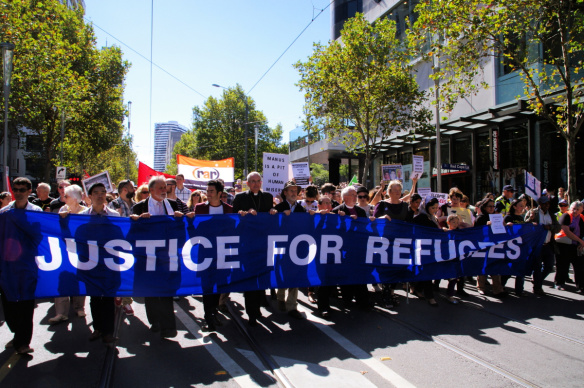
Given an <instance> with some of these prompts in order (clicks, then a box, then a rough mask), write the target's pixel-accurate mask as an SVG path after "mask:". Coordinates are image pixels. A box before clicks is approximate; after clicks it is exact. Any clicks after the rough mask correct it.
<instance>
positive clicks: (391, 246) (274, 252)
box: [35, 234, 523, 272]
mask: <svg viewBox="0 0 584 388" xmlns="http://www.w3.org/2000/svg"><path fill="white" fill-rule="evenodd" d="M47 240H48V245H49V248H50V249H49V250H50V256H51V257H50V258H49V257H45V256H36V257H35V262H36V265H37V266H38V268H39V270H41V271H54V270H56V269H58V268H59V267H61V265H62V261H63V254H64V252H62V249H61V247H60V243H61V239H59V238H57V237H47ZM63 240H64V241H65V245H66V247H67V255H68V258H69V262H70V263H71V265H72V266H73V267H74V268H76V269H78V270H81V271H89V270H92V269H93V268H95V267H96V266H97V264H98V263H99V252H100V246H98V245H97V241H91V240H90V241H87V242H86V243H85V242H84V243H83V244H86V245H87V249H88V256H89V258H88V260H87V261H80V260H79V255H78V248H79V247H78V246H77V244H78V243H77V242H76V241H75V240H74V239H72V238H65V239H63ZM288 241H289V236H288V235H268V236H267V241H266V243H267V244H266V245H267V246H266V251H267V258H266V265H267V266H268V267H274V265H275V261H276V256H284V257H283V258H282V260H283V259H285V258H286V255H287V258H289V260H290V261H291V262H292V263H293V264H295V265H297V266H306V265H309V264H310V263H312V262H313V261H314V259H315V258H316V256H317V255H318V254H319V250H320V256H319V263H320V264H322V265H326V264H341V263H342V259H343V251H342V248H343V239H342V237H341V236H338V235H321V236H320V242H319V243H317V239H315V238H314V237H313V236H311V235H309V234H300V235H297V236H295V237H294V238H293V239H292V240H291V241H290V242H289V243H288ZM216 242H217V248H216V252H215V255H213V254H211V253H209V255H208V257H204V253H203V252H206V251H203V249H213V248H214V246H213V244H212V243H211V241H209V239H207V238H206V237H202V236H196V237H192V238H190V239H189V240H187V241H186V242H185V244H184V245H183V247H182V252H181V255H179V253H178V240H177V239H169V240H136V241H135V243H134V244H133V245H132V243H131V242H129V241H126V240H121V239H114V240H109V241H107V242H105V243H104V244H103V246H102V247H103V249H104V250H105V251H106V252H107V254H109V255H111V256H112V257H104V258H103V262H104V264H105V266H106V267H107V268H109V269H110V270H112V271H116V272H121V271H127V270H129V269H132V268H133V267H134V265H135V263H136V257H135V256H134V255H135V253H133V250H135V249H137V248H145V251H146V271H149V272H152V271H156V270H157V257H156V253H157V251H158V250H159V249H160V248H165V247H166V246H168V257H169V268H168V270H169V271H178V269H179V268H180V264H179V257H182V261H183V263H184V266H185V267H186V268H187V269H188V270H190V271H194V272H201V271H205V270H207V269H209V268H210V267H211V265H212V264H213V261H214V260H215V258H216V260H217V264H216V268H217V269H218V270H221V269H239V268H240V267H241V262H240V261H239V260H237V259H231V260H228V259H229V258H230V257H231V258H237V257H238V256H239V254H240V248H239V247H237V246H234V245H236V244H239V243H240V236H219V237H216ZM304 244H307V248H308V249H307V250H305V249H302V248H300V246H301V245H302V246H303V247H304ZM521 244H523V239H522V237H516V238H514V239H510V240H508V241H503V242H500V243H497V244H496V243H494V242H490V241H479V242H477V241H470V240H459V241H456V240H442V239H409V238H395V239H393V240H392V239H388V238H386V237H380V236H369V238H368V240H367V247H366V252H365V263H366V264H374V262H376V263H377V262H378V263H379V264H380V265H388V264H390V262H389V260H390V259H389V258H390V257H391V264H393V265H405V266H409V265H412V264H415V265H423V263H425V262H428V258H430V259H431V260H433V261H435V262H442V261H449V260H454V259H457V258H458V259H460V260H464V259H466V258H488V259H492V260H500V259H505V258H507V259H511V260H516V259H518V258H519V257H520V256H521ZM443 249H447V250H448V256H447V257H446V258H443V252H442V250H443ZM390 250H391V252H390ZM299 251H300V252H306V251H307V253H306V254H305V255H304V256H302V257H301V256H300V255H299ZM331 256H332V260H330V259H331ZM158 267H159V266H158ZM158 269H159V270H160V268H158Z"/></svg>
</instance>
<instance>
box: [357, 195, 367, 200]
mask: <svg viewBox="0 0 584 388" xmlns="http://www.w3.org/2000/svg"><path fill="white" fill-rule="evenodd" d="M357 198H359V199H363V198H367V199H369V197H368V196H367V195H358V196H357Z"/></svg>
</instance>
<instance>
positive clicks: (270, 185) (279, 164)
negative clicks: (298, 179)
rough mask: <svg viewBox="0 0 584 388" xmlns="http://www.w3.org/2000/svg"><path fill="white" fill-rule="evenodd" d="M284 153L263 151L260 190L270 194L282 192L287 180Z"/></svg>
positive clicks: (287, 159) (286, 165)
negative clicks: (262, 171)
mask: <svg viewBox="0 0 584 388" xmlns="http://www.w3.org/2000/svg"><path fill="white" fill-rule="evenodd" d="M289 160H290V157H289V156H288V155H286V154H271V153H267V152H264V176H263V187H262V190H263V191H265V192H268V193H271V194H272V195H278V194H280V193H281V192H282V189H283V188H284V184H285V183H286V182H288V161H289Z"/></svg>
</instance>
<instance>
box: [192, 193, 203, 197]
mask: <svg viewBox="0 0 584 388" xmlns="http://www.w3.org/2000/svg"><path fill="white" fill-rule="evenodd" d="M200 196H201V194H193V195H191V197H200Z"/></svg>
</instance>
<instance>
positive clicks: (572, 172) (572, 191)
mask: <svg viewBox="0 0 584 388" xmlns="http://www.w3.org/2000/svg"><path fill="white" fill-rule="evenodd" d="M575 132H576V131H575V130H574V129H573V128H572V130H571V131H569V132H568V134H569V135H568V140H567V141H566V145H567V151H568V152H567V153H566V154H567V157H568V159H567V163H566V171H567V175H568V199H569V200H570V202H573V201H575V200H576V198H578V188H577V186H576V177H577V175H576V136H575Z"/></svg>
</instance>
